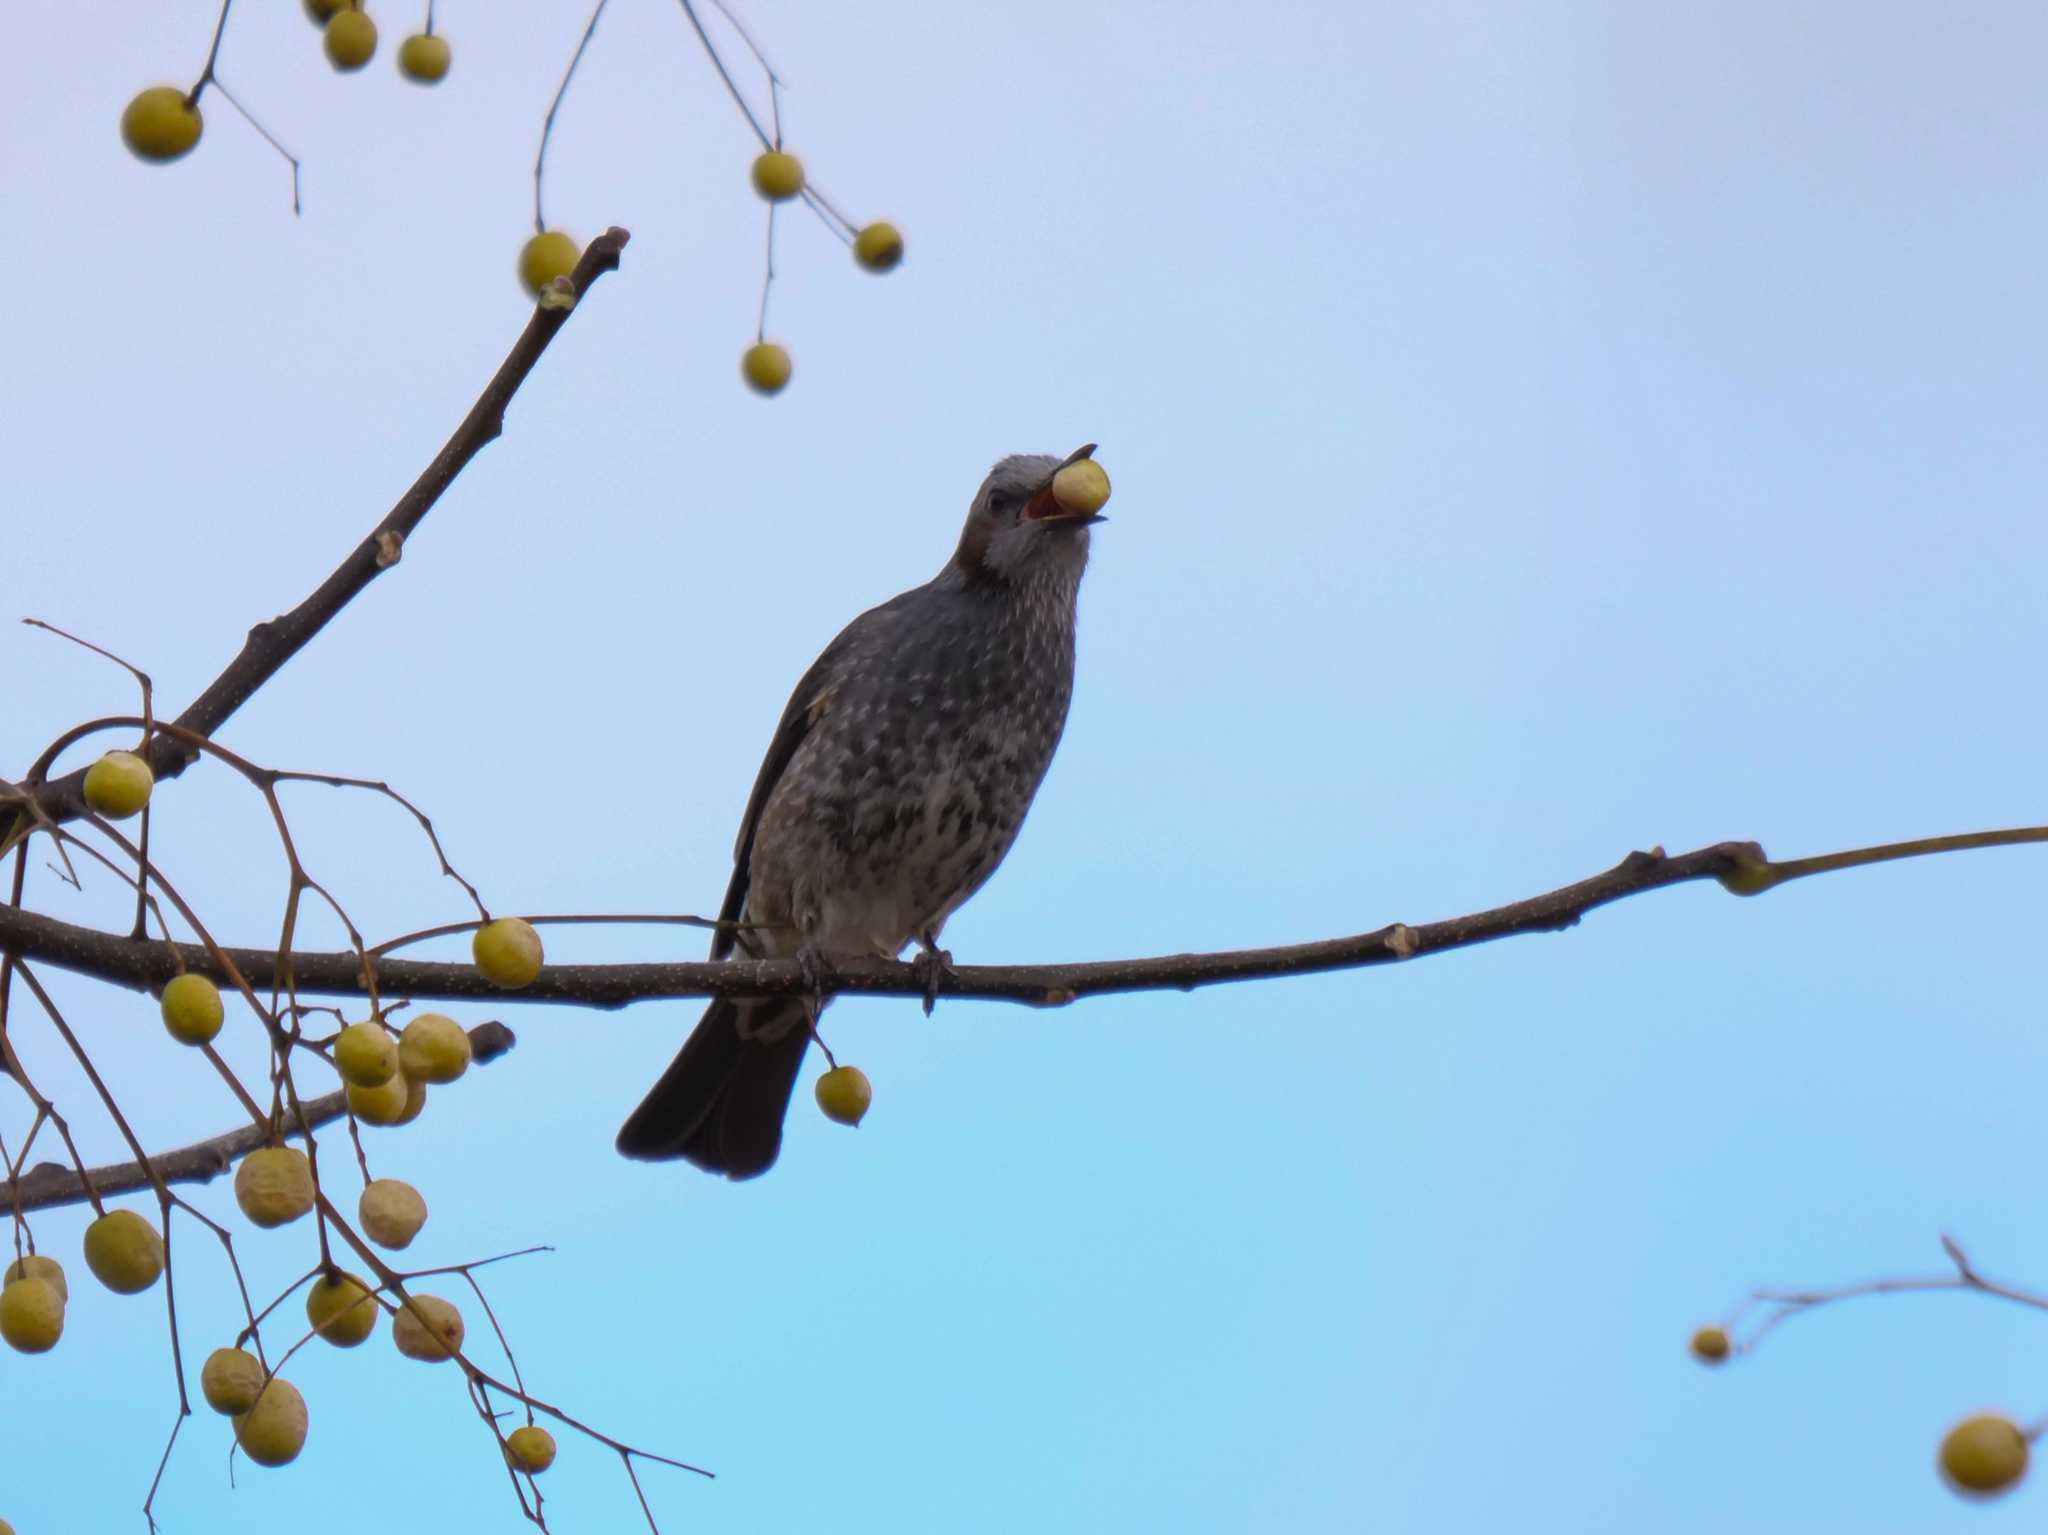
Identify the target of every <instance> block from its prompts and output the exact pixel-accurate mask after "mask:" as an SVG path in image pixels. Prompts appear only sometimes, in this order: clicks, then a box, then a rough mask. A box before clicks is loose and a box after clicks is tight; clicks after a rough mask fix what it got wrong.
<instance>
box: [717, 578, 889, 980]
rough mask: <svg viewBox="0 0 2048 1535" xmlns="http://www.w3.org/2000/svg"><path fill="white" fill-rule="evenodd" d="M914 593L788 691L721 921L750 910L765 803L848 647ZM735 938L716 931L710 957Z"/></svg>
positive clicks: (855, 625) (842, 639)
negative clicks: (756, 845) (756, 838)
mask: <svg viewBox="0 0 2048 1535" xmlns="http://www.w3.org/2000/svg"><path fill="white" fill-rule="evenodd" d="M911 595H912V593H910V592H905V593H903V594H902V596H899V597H893V598H891V599H890V600H889V601H887V602H885V603H883V604H882V605H881V606H880V607H878V608H870V609H869V610H868V611H867V612H865V613H863V614H861V616H860V617H858V618H856V619H855V620H854V621H853V622H852V623H850V624H848V625H847V626H846V627H845V628H844V629H842V630H840V631H839V634H838V637H837V638H835V639H834V640H833V641H832V643H831V644H829V645H827V646H826V647H825V649H824V651H823V652H822V653H821V654H820V655H819V656H818V659H817V660H815V661H813V662H812V663H811V669H810V670H809V671H807V672H805V673H804V674H803V678H802V680H801V681H799V682H798V683H797V685H796V690H795V691H794V692H792V693H791V694H790V695H789V702H788V703H787V704H785V705H784V706H783V710H782V720H781V723H779V724H778V725H777V726H776V727H775V735H774V736H773V738H772V739H770V741H769V742H768V754H767V755H766V756H765V757H763V758H762V759H761V771H760V772H759V773H758V774H756V775H755V778H754V792H753V793H752V794H751V795H749V796H748V797H747V813H746V814H745V815H744V816H742V817H741V818H740V834H739V836H738V837H737V838H736V839H735V840H734V842H733V849H732V881H731V883H730V884H728V885H727V886H726V887H725V904H724V905H723V906H722V907H720V908H719V912H718V919H719V921H721V922H737V921H739V920H740V916H741V914H742V913H743V912H744V911H745V910H746V905H747V886H748V884H749V882H750V880H751V878H752V868H751V865H752V864H753V861H754V833H755V832H756V831H757V830H759V829H760V825H761V812H762V810H764V809H765V808H766V807H767V804H768V797H769V796H770V795H771V794H773V793H774V792H775V786H776V785H777V784H778V783H780V782H781V781H782V775H783V772H784V771H785V770H786V769H787V768H788V767H789V764H790V761H791V759H792V758H794V757H795V756H796V752H797V748H798V747H799V746H801V745H803V743H804V737H805V736H807V735H809V734H810V733H811V727H812V726H814V725H816V724H817V723H818V721H819V720H821V719H823V718H824V717H825V712H826V711H827V710H828V709H830V708H831V707H832V695H833V692H834V690H835V688H836V687H837V685H838V681H839V675H838V674H839V671H840V667H841V663H842V662H843V661H844V660H845V658H846V656H847V653H848V652H849V651H851V650H853V649H854V648H856V647H857V646H859V645H861V644H862V643H863V642H872V640H873V639H874V637H875V631H876V629H877V628H879V627H881V626H884V625H887V624H888V623H890V622H891V621H892V620H893V618H894V616H895V610H896V608H897V606H898V604H900V603H902V602H903V601H904V599H905V598H907V597H909V596H911ZM736 938H737V934H736V933H735V932H734V931H733V929H732V928H730V927H721V928H719V929H718V931H717V932H716V933H714V934H713V935H712V939H711V957H712V958H713V959H724V958H726V957H727V956H729V955H730V954H731V953H732V951H733V945H734V942H735V941H736Z"/></svg>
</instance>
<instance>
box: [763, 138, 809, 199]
mask: <svg viewBox="0 0 2048 1535" xmlns="http://www.w3.org/2000/svg"><path fill="white" fill-rule="evenodd" d="M803 189H804V165H803V161H801V160H799V159H798V158H797V157H796V156H795V155H789V154H784V153H783V152H782V151H781V150H779V149H771V150H769V151H767V153H765V154H759V155H756V156H755V157H754V190H755V191H756V192H759V193H760V194H761V195H762V196H763V197H765V198H767V199H768V201H770V202H771V203H786V202H788V201H789V200H790V199H791V198H792V197H794V196H796V195H797V193H799V192H801V191H802V190H803Z"/></svg>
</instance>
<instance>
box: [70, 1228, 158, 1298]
mask: <svg viewBox="0 0 2048 1535" xmlns="http://www.w3.org/2000/svg"><path fill="white" fill-rule="evenodd" d="M85 1266H86V1267H87V1268H89V1269H91V1270H92V1272H93V1277H94V1278H95V1279H97V1280H98V1281H99V1282H100V1283H101V1284H103V1285H105V1286H106V1287H107V1288H108V1289H109V1290H112V1291H113V1292H114V1293H115V1294H116V1295H140V1294H141V1293H142V1292H143V1291H144V1290H147V1289H148V1288H149V1287H150V1286H151V1285H153V1284H155V1283H156V1281H157V1276H158V1275H159V1274H161V1273H163V1271H164V1239H163V1238H162V1237H160V1236H158V1235H157V1231H156V1227H154V1226H152V1225H150V1223H149V1222H148V1221H146V1220H144V1219H143V1218H142V1217H141V1216H139V1215H137V1214H136V1213H135V1212H134V1211H133V1210H109V1211H108V1212H107V1213H106V1214H105V1215H102V1216H101V1217H100V1218H99V1219H98V1220H96V1221H94V1222H93V1223H92V1224H91V1225H90V1226H88V1227H86V1228H85Z"/></svg>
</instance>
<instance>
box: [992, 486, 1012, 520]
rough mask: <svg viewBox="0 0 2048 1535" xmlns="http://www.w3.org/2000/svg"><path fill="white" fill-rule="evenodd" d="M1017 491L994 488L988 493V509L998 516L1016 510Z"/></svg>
mask: <svg viewBox="0 0 2048 1535" xmlns="http://www.w3.org/2000/svg"><path fill="white" fill-rule="evenodd" d="M1016 507H1017V493H1016V492H1015V491H1013V490H992V491H990V492H989V493H988V509H989V510H990V511H991V512H993V513H995V514H996V515H997V516H998V517H1000V516H1003V515H1005V514H1006V513H1009V512H1012V511H1015V510H1016Z"/></svg>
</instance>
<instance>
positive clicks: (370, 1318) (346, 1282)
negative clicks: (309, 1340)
mask: <svg viewBox="0 0 2048 1535" xmlns="http://www.w3.org/2000/svg"><path fill="white" fill-rule="evenodd" d="M378 1310H379V1307H378V1305H377V1302H376V1301H375V1300H374V1299H373V1298H372V1297H371V1295H370V1286H369V1284H368V1283H367V1282H366V1281H364V1280H362V1279H359V1278H358V1277H356V1276H355V1275H354V1274H342V1275H339V1276H338V1277H336V1278H334V1279H329V1278H328V1277H327V1276H326V1275H325V1274H322V1275H321V1276H320V1277H319V1278H318V1279H316V1280H314V1281H313V1284H312V1287H311V1288H310V1289H308V1290H307V1291H306V1322H307V1324H308V1325H309V1326H311V1327H312V1329H313V1330H314V1331H315V1332H317V1333H318V1334H320V1336H321V1337H323V1338H325V1339H326V1340H327V1341H328V1342H329V1343H332V1344H333V1345H334V1346H335V1347H336V1348H354V1347H355V1346H356V1345H357V1344H358V1343H360V1342H362V1341H363V1339H365V1338H367V1337H369V1336H370V1334H371V1333H373V1332H375V1331H376V1330H377V1312H378Z"/></svg>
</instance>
